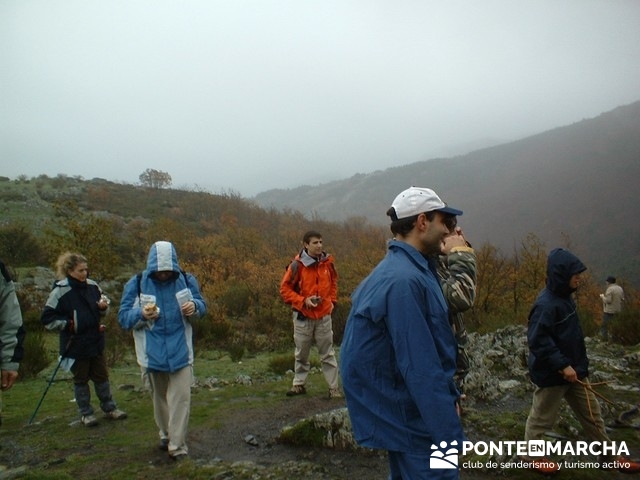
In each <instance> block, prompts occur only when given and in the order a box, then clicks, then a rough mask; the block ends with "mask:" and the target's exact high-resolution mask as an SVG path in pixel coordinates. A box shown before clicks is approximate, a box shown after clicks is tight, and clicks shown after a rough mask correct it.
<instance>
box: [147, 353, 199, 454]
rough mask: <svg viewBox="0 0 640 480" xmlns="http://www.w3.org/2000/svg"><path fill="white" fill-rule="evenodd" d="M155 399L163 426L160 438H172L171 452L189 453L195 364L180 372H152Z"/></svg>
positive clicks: (158, 419)
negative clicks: (188, 431)
mask: <svg viewBox="0 0 640 480" xmlns="http://www.w3.org/2000/svg"><path fill="white" fill-rule="evenodd" d="M148 375H149V383H150V385H151V397H152V399H153V416H154V418H155V421H156V425H157V426H158V428H159V429H160V438H161V439H169V455H171V456H176V455H185V454H187V453H189V451H188V448H187V429H188V426H189V414H190V411H191V384H192V383H193V367H192V366H191V365H189V366H187V367H184V368H183V369H181V370H178V371H177V372H173V373H168V372H148Z"/></svg>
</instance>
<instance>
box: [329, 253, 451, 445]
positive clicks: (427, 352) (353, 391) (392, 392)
mask: <svg viewBox="0 0 640 480" xmlns="http://www.w3.org/2000/svg"><path fill="white" fill-rule="evenodd" d="M456 352H457V344H456V340H455V337H454V335H453V331H452V329H451V326H450V325H449V317H448V309H447V304H446V301H445V299H444V297H443V295H442V290H441V288H440V284H439V283H438V279H437V277H436V275H435V274H434V272H433V271H432V269H431V268H430V267H429V264H428V262H427V259H425V257H424V256H422V255H421V254H420V253H419V252H418V251H417V250H416V249H415V248H413V247H412V246H410V245H408V244H407V243H404V242H399V241H396V240H392V241H391V242H390V243H389V250H388V252H387V255H386V257H385V258H384V259H383V260H382V261H381V262H380V263H379V264H378V266H377V267H376V268H375V269H374V270H373V272H372V273H371V274H370V275H369V276H368V277H367V278H366V279H365V280H364V281H363V282H362V283H361V284H360V286H359V287H358V288H357V289H356V291H355V292H354V294H353V301H352V307H351V313H350V314H349V318H348V320H347V325H346V329H345V333H344V338H343V341H342V346H341V349H340V371H341V374H342V382H343V389H344V392H345V397H346V400H347V407H348V409H349V415H350V417H351V423H352V426H353V431H354V434H355V438H356V440H357V441H358V442H359V443H360V444H361V445H363V446H366V447H370V448H380V449H386V450H393V451H400V452H408V453H415V454H427V455H428V454H429V452H431V450H430V448H431V446H432V445H433V444H440V442H442V441H445V442H447V443H449V444H450V442H452V441H457V442H459V443H458V445H460V442H462V441H463V440H464V434H463V431H462V425H461V423H460V418H459V416H458V414H457V412H456V401H457V399H458V396H459V393H458V391H457V389H456V386H455V383H454V381H453V375H454V373H455V371H456Z"/></svg>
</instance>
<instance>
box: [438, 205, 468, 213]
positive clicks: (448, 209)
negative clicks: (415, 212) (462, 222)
mask: <svg viewBox="0 0 640 480" xmlns="http://www.w3.org/2000/svg"><path fill="white" fill-rule="evenodd" d="M436 212H442V213H447V214H449V215H462V210H458V209H457V208H453V207H450V206H448V205H447V206H446V207H442V208H439V209H438V210H436Z"/></svg>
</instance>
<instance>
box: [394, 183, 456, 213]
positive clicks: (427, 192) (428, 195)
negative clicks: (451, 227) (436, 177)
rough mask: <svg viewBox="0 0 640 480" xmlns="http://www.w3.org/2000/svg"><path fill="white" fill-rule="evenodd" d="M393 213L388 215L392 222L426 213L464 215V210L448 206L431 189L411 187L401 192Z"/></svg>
mask: <svg viewBox="0 0 640 480" xmlns="http://www.w3.org/2000/svg"><path fill="white" fill-rule="evenodd" d="M391 208H393V212H392V213H390V212H391V210H389V211H388V212H387V215H389V216H390V217H391V220H393V221H395V220H401V219H403V218H407V217H412V216H415V215H419V214H421V213H426V212H434V211H435V212H442V213H445V214H448V215H462V210H458V209H457V208H452V207H449V206H447V204H446V203H444V202H443V201H442V200H441V199H440V197H439V196H438V195H437V194H436V192H434V191H433V190H431V189H430V188H421V187H411V188H407V189H406V190H405V191H403V192H400V194H398V196H397V197H396V198H395V200H394V201H393V203H392V204H391Z"/></svg>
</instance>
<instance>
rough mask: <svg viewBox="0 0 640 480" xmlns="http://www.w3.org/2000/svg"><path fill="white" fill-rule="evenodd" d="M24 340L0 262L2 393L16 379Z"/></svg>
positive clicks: (12, 293) (15, 302)
mask: <svg viewBox="0 0 640 480" xmlns="http://www.w3.org/2000/svg"><path fill="white" fill-rule="evenodd" d="M24 338H25V329H24V326H23V325H22V312H21V311H20V304H19V303H18V297H17V295H16V287H15V284H14V283H13V279H12V278H11V275H9V272H8V270H7V268H6V266H5V264H4V262H2V261H1V260H0V375H1V378H2V386H1V391H3V392H6V391H7V390H9V389H11V387H13V384H14V383H15V381H16V379H17V378H18V368H19V367H20V362H21V361H22V358H23V357H24ZM0 413H1V402H0ZM0 423H2V418H1V417H0Z"/></svg>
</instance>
